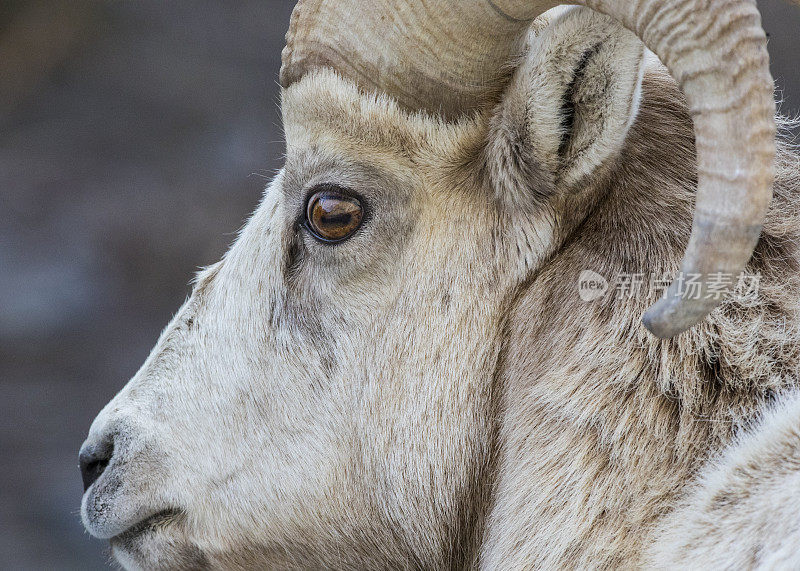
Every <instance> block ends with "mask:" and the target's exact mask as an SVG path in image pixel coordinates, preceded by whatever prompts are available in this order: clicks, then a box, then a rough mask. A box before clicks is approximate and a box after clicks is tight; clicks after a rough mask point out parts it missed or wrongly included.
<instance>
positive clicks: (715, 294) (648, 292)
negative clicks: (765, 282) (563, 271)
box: [578, 270, 761, 302]
mask: <svg viewBox="0 0 800 571" xmlns="http://www.w3.org/2000/svg"><path fill="white" fill-rule="evenodd" d="M760 284H761V274H760V273H755V274H750V273H745V272H742V273H741V274H738V275H737V274H728V273H723V272H717V273H714V274H710V275H708V276H707V277H706V279H705V280H704V279H703V275H702V274H685V273H682V272H681V273H679V274H678V275H677V276H674V277H673V276H671V275H667V274H664V275H647V274H644V273H634V274H631V273H624V272H619V273H617V274H616V275H615V276H614V277H613V278H612V279H610V280H608V279H606V278H605V277H604V276H602V275H601V274H599V273H597V272H595V271H592V270H584V271H582V272H581V274H580V276H579V277H578V294H579V295H580V298H581V299H582V300H583V301H585V302H591V301H595V300H598V299H601V298H604V297H606V296H607V295H613V296H615V298H616V299H657V298H660V297H665V296H666V295H667V291H668V289H669V288H670V286H672V288H673V291H675V292H676V293H678V295H680V296H681V297H682V298H684V299H713V300H721V299H722V298H723V297H725V296H728V295H731V296H732V297H733V299H735V300H736V301H739V302H750V301H754V300H755V299H757V298H758V291H759V287H760Z"/></svg>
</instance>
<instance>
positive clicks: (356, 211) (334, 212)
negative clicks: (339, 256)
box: [306, 189, 364, 242]
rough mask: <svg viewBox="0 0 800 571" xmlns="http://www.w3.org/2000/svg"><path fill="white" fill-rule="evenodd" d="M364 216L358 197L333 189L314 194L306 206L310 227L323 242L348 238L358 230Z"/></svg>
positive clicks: (307, 220) (307, 221)
mask: <svg viewBox="0 0 800 571" xmlns="http://www.w3.org/2000/svg"><path fill="white" fill-rule="evenodd" d="M363 217H364V209H363V208H362V206H361V202H360V201H359V200H358V199H357V198H354V197H352V196H350V195H347V194H344V193H342V192H339V191H337V190H332V189H328V190H322V191H320V192H317V193H315V194H314V195H312V196H311V198H310V199H309V200H308V206H307V207H306V223H307V225H308V229H309V230H311V232H312V234H314V236H315V237H316V238H318V239H320V240H322V241H323V242H341V241H342V240H346V239H347V238H349V237H350V236H352V235H353V234H354V233H355V231H356V230H358V227H359V226H360V225H361V219H362V218H363Z"/></svg>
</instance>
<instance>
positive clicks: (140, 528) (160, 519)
mask: <svg viewBox="0 0 800 571" xmlns="http://www.w3.org/2000/svg"><path fill="white" fill-rule="evenodd" d="M179 516H180V512H179V511H177V510H164V511H161V512H158V513H157V514H153V515H151V516H150V517H148V518H146V519H144V520H142V521H140V522H139V523H137V524H135V525H133V526H131V527H129V528H128V529H126V530H125V531H123V532H122V533H120V534H119V535H116V536H114V537H112V538H111V541H115V540H122V541H124V540H128V539H131V538H133V537H136V536H138V535H141V534H143V533H147V532H150V531H156V530H157V529H159V528H162V527H166V526H167V525H169V524H170V522H171V521H173V520H174V519H176V518H177V517H179Z"/></svg>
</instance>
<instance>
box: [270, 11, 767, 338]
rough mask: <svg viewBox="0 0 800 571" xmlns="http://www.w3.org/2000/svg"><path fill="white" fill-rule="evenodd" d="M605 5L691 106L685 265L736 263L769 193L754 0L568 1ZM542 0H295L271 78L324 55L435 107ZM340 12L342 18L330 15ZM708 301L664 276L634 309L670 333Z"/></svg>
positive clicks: (518, 39) (724, 269)
mask: <svg viewBox="0 0 800 571" xmlns="http://www.w3.org/2000/svg"><path fill="white" fill-rule="evenodd" d="M573 3H574V4H580V5H584V6H587V7H589V8H592V9H594V10H596V11H598V12H600V13H603V14H607V15H609V16H611V17H612V18H614V19H616V20H617V21H619V22H620V23H622V25H623V26H625V27H626V28H628V29H630V30H632V31H634V32H635V33H636V35H637V36H638V37H639V38H641V40H642V41H643V42H644V43H645V45H647V47H649V48H650V49H651V50H652V51H653V52H654V53H655V54H656V55H658V56H659V58H660V59H661V60H662V61H663V62H664V63H665V65H666V66H667V67H668V68H669V70H670V71H671V73H672V75H673V77H675V78H676V80H677V81H678V83H679V84H680V85H681V88H682V90H683V92H684V94H685V95H686V99H687V101H688V104H689V108H690V110H691V112H692V114H693V116H694V121H695V136H696V145H697V162H698V165H697V168H698V174H699V187H698V193H697V207H696V211H695V221H694V227H693V229H692V236H691V240H690V242H689V246H688V248H687V251H686V255H685V257H684V261H683V264H682V272H683V274H685V275H691V274H697V275H701V276H703V277H704V279H706V280H707V279H708V276H710V275H712V274H716V273H729V274H738V273H739V272H741V271H742V270H743V269H744V266H745V264H746V263H747V261H748V260H749V259H750V256H751V255H752V253H753V249H754V247H755V244H756V242H757V240H758V236H759V233H760V231H761V224H762V222H763V219H764V215H765V213H766V210H767V207H768V206H769V202H770V198H771V196H772V180H773V176H774V155H775V150H774V138H775V121H774V116H775V103H774V99H773V89H774V87H773V82H772V77H771V75H770V74H769V69H768V61H769V56H768V54H767V50H766V41H765V36H764V32H763V30H762V28H761V19H760V15H759V13H758V10H757V8H756V5H755V2H754V1H734V2H732V1H729V0H718V1H716V2H707V1H704V0H693V1H681V2H664V1H661V0H647V1H645V0H640V1H637V2H614V1H609V0H605V1H604V0H587V1H582V2H573ZM559 4H561V2H552V1H541V0H538V1H530V0H497V1H495V0H485V1H480V2H478V1H476V2H448V1H439V2H426V1H423V0H415V1H411V2H395V1H391V0H379V1H378V2H375V3H374V4H371V5H370V7H369V9H363V7H362V4H361V3H360V2H359V1H358V0H349V1H343V2H340V1H334V0H301V2H299V3H298V6H297V7H296V8H295V11H294V13H293V15H292V23H291V26H290V29H289V33H288V34H287V46H286V48H285V49H284V53H283V67H282V69H281V84H282V85H283V87H289V86H290V85H291V84H293V83H294V82H296V81H297V80H298V79H300V78H301V77H302V76H303V74H304V73H307V72H308V71H309V70H311V69H314V68H318V67H331V68H333V69H336V70H337V71H338V72H339V73H341V74H343V75H345V76H346V77H349V78H351V79H353V80H354V81H355V82H356V83H358V84H359V85H360V86H362V87H363V88H365V89H370V90H375V91H377V92H380V93H387V94H389V95H391V96H392V97H394V98H395V99H397V100H398V101H399V102H400V103H401V104H403V105H404V106H405V107H406V108H408V109H413V110H417V109H425V110H428V111H431V112H433V113H436V114H440V115H443V116H445V117H451V118H452V117H458V116H459V115H461V114H463V113H465V112H469V111H474V110H475V109H478V108H481V107H484V106H487V105H491V104H492V103H493V102H494V101H495V100H496V96H497V95H498V93H499V92H500V91H501V90H502V88H503V87H504V85H505V84H506V82H507V79H508V74H507V73H504V72H507V71H509V70H510V68H508V67H504V65H503V64H506V63H507V62H509V61H511V60H512V58H513V57H514V56H515V55H517V54H519V52H520V50H521V48H522V44H523V41H524V38H525V33H526V31H527V29H528V27H529V26H530V24H531V22H532V21H533V20H534V19H535V18H536V17H537V16H539V15H540V14H542V13H544V12H545V11H547V10H548V9H550V8H553V7H554V6H557V5H559ZM343 22H347V25H342V23H343ZM718 304H719V298H718V297H716V298H715V297H714V296H710V297H709V296H705V295H701V296H697V299H685V296H684V295H683V294H682V292H681V291H680V288H679V286H678V284H677V283H673V286H672V287H671V288H670V290H669V292H668V294H667V296H666V297H665V299H663V300H661V301H660V302H659V303H657V304H656V305H655V306H654V307H653V308H652V309H651V310H650V311H649V312H648V313H647V314H646V315H645V318H644V322H645V325H646V326H647V328H648V329H650V331H652V332H653V333H654V334H655V335H657V336H659V337H663V338H669V337H673V336H675V335H677V334H678V333H681V332H683V331H685V330H686V329H688V328H689V327H691V326H693V325H695V324H696V323H697V322H698V321H700V320H701V319H703V318H704V317H705V316H706V315H708V313H709V312H710V311H711V310H712V309H713V308H714V307H716V305H718Z"/></svg>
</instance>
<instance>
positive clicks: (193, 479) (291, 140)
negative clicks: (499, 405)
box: [82, 74, 513, 568]
mask: <svg viewBox="0 0 800 571" xmlns="http://www.w3.org/2000/svg"><path fill="white" fill-rule="evenodd" d="M284 109H286V110H287V112H286V116H285V127H286V136H287V149H288V153H287V159H286V166H285V168H284V169H283V171H282V172H281V173H280V174H279V175H278V176H277V177H276V179H275V180H274V181H273V183H272V184H271V185H270V186H269V188H268V189H267V191H266V193H265V196H264V199H263V202H262V204H261V205H260V206H259V208H258V209H257V211H256V212H255V214H254V215H253V217H252V219H251V220H250V221H249V223H248V224H247V226H246V227H245V228H244V230H243V231H242V233H241V235H240V237H239V239H238V240H237V242H236V243H235V244H234V246H233V247H232V249H231V251H230V252H229V253H228V254H227V255H226V256H225V258H224V259H223V260H222V261H221V262H220V263H219V264H217V265H215V266H213V267H212V268H210V269H208V270H206V271H204V272H203V273H201V275H200V276H199V277H198V280H197V284H196V286H195V289H194V293H193V295H192V296H191V298H190V299H189V300H188V301H187V302H186V304H185V305H184V307H183V308H182V309H181V310H180V312H179V313H178V314H177V315H176V317H175V318H174V320H173V321H172V323H171V324H170V325H169V326H168V327H167V329H166V330H165V331H164V333H163V335H162V337H161V339H160V340H159V342H158V344H157V346H156V348H155V349H154V350H153V353H152V355H151V356H150V358H149V359H148V361H147V362H146V363H145V365H144V366H143V367H142V369H141V370H140V371H139V373H138V374H137V375H136V377H135V378H134V379H133V380H132V381H131V382H130V383H129V384H128V386H127V387H126V388H125V389H124V390H123V391H122V392H121V393H120V394H119V395H118V396H117V397H116V398H115V399H114V400H113V401H112V402H111V403H109V405H108V406H107V407H106V408H105V410H104V411H103V412H102V413H101V414H100V415H99V416H98V418H97V420H96V421H95V423H94V425H93V427H92V431H91V434H90V437H89V440H88V442H87V447H86V449H85V451H84V455H87V454H88V455H92V454H93V455H94V458H106V459H109V460H108V465H107V466H106V467H105V469H104V470H103V471H102V474H101V475H100V476H99V478H98V479H97V480H96V481H95V482H94V483H93V484H92V486H91V487H90V488H89V490H88V493H87V494H86V496H85V497H84V501H83V506H82V515H83V518H84V521H85V523H86V526H87V528H88V529H89V530H90V532H91V533H93V534H94V535H96V536H98V537H110V538H112V546H113V548H114V553H115V555H116V556H117V557H118V558H119V560H120V561H122V562H123V563H125V564H128V565H131V566H137V567H144V568H154V567H157V566H159V564H160V565H163V566H165V567H167V566H171V567H174V566H176V565H180V564H181V562H183V564H185V565H186V566H195V565H198V564H201V563H203V562H207V563H214V562H216V563H217V564H219V562H220V561H221V560H224V561H226V564H231V561H232V560H231V559H228V558H229V557H234V560H235V561H237V562H242V561H243V562H246V561H248V560H251V558H255V559H256V560H258V561H259V562H260V564H262V565H263V564H264V563H265V562H272V564H274V565H276V566H283V565H288V564H290V563H292V562H293V563H294V564H300V565H301V566H302V563H303V562H307V564H308V565H312V564H311V563H310V562H312V561H314V562H317V564H319V562H320V561H328V562H329V564H330V565H334V566H336V561H337V558H340V559H339V560H341V561H346V560H347V559H348V558H349V557H352V556H353V553H354V547H353V546H354V545H361V546H364V545H369V543H370V542H371V541H375V539H374V538H383V539H382V540H381V541H382V542H383V543H384V544H383V545H381V546H380V547H381V550H380V551H381V553H384V555H382V556H378V553H377V551H376V552H375V553H373V554H372V555H374V556H375V557H376V565H381V564H388V561H390V558H391V557H394V558H399V560H403V559H407V558H411V557H415V555H414V554H413V553H411V552H408V551H407V550H408V549H409V548H408V538H425V539H424V541H427V542H430V543H431V545H430V546H426V547H425V548H424V549H419V551H420V552H426V553H439V552H441V551H442V548H443V546H444V545H448V544H452V543H453V542H458V541H460V538H459V537H458V534H460V533H462V532H463V529H462V524H464V523H465V522H466V521H467V520H468V519H469V518H470V517H471V516H470V514H469V513H468V510H465V507H464V506H465V505H468V504H470V503H471V502H470V501H469V498H470V496H472V495H473V494H476V493H479V490H476V489H475V486H476V485H477V479H476V475H477V472H478V471H479V469H480V466H481V465H482V464H484V463H485V457H486V454H487V447H488V445H489V444H488V443H489V438H488V430H489V426H488V425H489V420H488V419H489V415H488V413H487V411H486V407H487V406H488V398H489V392H490V380H491V377H492V372H493V366H494V364H495V357H496V353H497V348H498V335H499V327H500V323H499V315H500V311H499V306H500V304H501V303H502V302H503V301H504V298H505V295H506V294H507V292H508V291H509V289H510V284H511V281H512V279H513V278H510V277H509V276H506V275H505V270H504V267H505V266H507V262H506V259H505V258H506V254H505V252H504V250H503V248H502V246H501V245H500V243H499V239H500V237H501V235H502V232H503V215H502V214H501V213H500V212H499V211H498V210H497V208H496V206H495V204H494V201H493V200H492V198H491V197H490V196H489V194H488V193H487V190H486V188H484V187H483V186H481V184H479V181H480V178H479V177H478V176H477V175H476V173H475V171H474V170H472V169H473V167H474V164H473V163H475V161H477V159H478V155H477V154H476V150H477V147H476V144H475V143H476V141H477V138H478V137H479V135H480V133H481V129H482V127H481V125H480V124H479V122H467V123H464V124H462V125H458V126H449V127H442V126H438V125H437V124H436V123H435V122H433V121H432V120H430V119H426V118H422V117H409V116H407V115H405V114H403V113H401V112H399V111H398V110H397V109H396V108H395V106H394V105H392V104H389V103H387V102H385V101H375V100H374V99H372V98H367V97H363V96H361V95H359V94H358V93H357V91H356V90H355V88H353V87H352V86H349V85H347V84H346V83H345V82H343V81H342V80H340V79H337V78H336V77H335V76H334V75H333V74H321V75H318V76H314V77H309V78H307V79H306V80H304V81H303V82H302V83H301V84H298V85H296V86H294V87H292V88H291V89H290V90H288V91H287V93H286V94H285V101H284ZM103 448H105V449H106V450H104V449H103ZM110 448H113V454H112V453H111V452H110V450H108V449H110ZM89 461H93V460H89ZM95 461H96V460H95ZM101 468H102V465H100V466H98V467H97V468H96V469H97V471H98V472H99V471H100V469H101ZM392 538H393V539H392ZM420 541H421V539H420ZM393 542H394V543H395V545H393V544H392V543H393ZM412 543H413V541H412ZM232 554H236V555H232ZM390 554H391V555H390ZM369 556H370V553H365V554H362V556H361V557H362V558H363V557H369ZM381 557H383V558H384V559H381ZM341 558H343V559H341ZM360 560H363V559H360ZM242 564H244V563H242ZM312 566H313V565H312Z"/></svg>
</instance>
